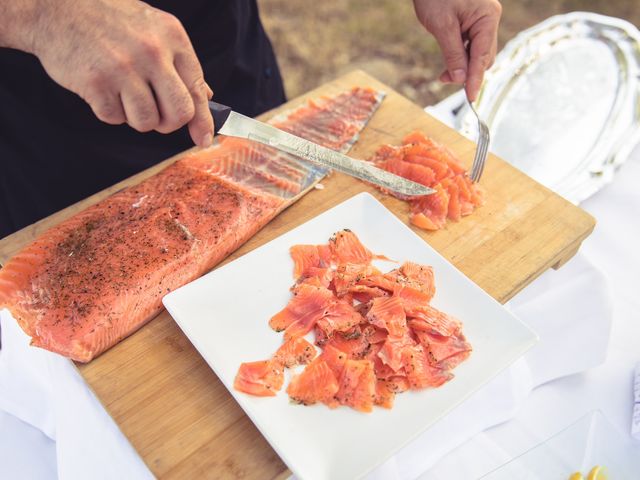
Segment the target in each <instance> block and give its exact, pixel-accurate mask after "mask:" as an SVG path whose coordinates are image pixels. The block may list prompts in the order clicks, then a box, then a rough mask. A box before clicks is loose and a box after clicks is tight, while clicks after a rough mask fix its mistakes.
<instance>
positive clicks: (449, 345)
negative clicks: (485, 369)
mask: <svg viewBox="0 0 640 480" xmlns="http://www.w3.org/2000/svg"><path fill="white" fill-rule="evenodd" d="M415 333H416V337H417V338H418V341H419V342H420V344H421V345H422V346H423V348H424V350H425V351H426V352H428V353H429V357H428V358H429V360H431V363H432V364H433V365H436V364H441V365H442V362H443V361H445V360H448V359H450V358H451V357H455V356H459V357H458V358H457V359H456V362H457V363H460V362H461V361H462V360H464V359H465V358H467V357H468V356H469V353H470V352H471V345H470V344H469V343H468V342H467V341H466V339H465V338H464V335H462V334H461V333H456V334H454V335H451V336H450V337H445V336H443V335H437V334H434V333H430V332H425V331H419V330H417V331H416V332H415ZM462 354H466V355H465V356H463V355H462ZM457 363H456V365H457ZM451 368H453V366H451V364H447V369H451Z"/></svg>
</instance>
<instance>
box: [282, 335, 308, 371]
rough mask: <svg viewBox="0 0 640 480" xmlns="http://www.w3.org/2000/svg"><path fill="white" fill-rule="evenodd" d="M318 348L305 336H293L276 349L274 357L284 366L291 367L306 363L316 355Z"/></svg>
mask: <svg viewBox="0 0 640 480" xmlns="http://www.w3.org/2000/svg"><path fill="white" fill-rule="evenodd" d="M316 354H317V352H316V349H315V348H314V347H313V345H311V344H310V343H309V342H308V341H307V340H305V339H304V338H303V337H297V338H293V339H291V340H289V341H287V342H284V343H283V344H282V346H281V347H280V348H279V349H278V350H277V351H276V354H275V355H274V356H273V359H274V360H275V361H277V362H280V364H281V365H282V366H283V367H286V368H291V367H293V366H295V365H306V364H308V363H309V362H311V360H313V359H314V358H315V356H316Z"/></svg>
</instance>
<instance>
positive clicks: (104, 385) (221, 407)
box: [0, 72, 594, 478]
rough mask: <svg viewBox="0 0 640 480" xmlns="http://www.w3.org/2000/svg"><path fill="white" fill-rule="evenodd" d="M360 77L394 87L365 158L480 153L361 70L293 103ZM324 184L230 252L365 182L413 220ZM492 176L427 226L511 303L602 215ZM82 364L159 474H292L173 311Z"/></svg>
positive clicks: (346, 186)
mask: <svg viewBox="0 0 640 480" xmlns="http://www.w3.org/2000/svg"><path fill="white" fill-rule="evenodd" d="M353 85H369V86H373V87H376V88H383V89H384V90H386V91H387V92H388V98H387V100H385V102H384V103H383V105H382V107H381V109H380V111H379V112H378V113H377V114H376V115H375V116H374V118H373V119H372V121H371V123H370V125H369V126H368V127H367V129H366V130H365V131H364V132H363V134H362V137H361V140H360V141H359V142H358V144H357V145H356V146H355V148H354V149H353V152H352V153H353V155H354V156H360V157H367V156H369V155H370V154H371V153H372V152H373V151H374V149H375V148H376V147H377V145H379V144H381V143H397V142H399V141H400V139H401V138H402V136H404V135H405V134H407V133H409V132H410V131H413V130H415V129H421V130H423V131H425V132H426V133H427V134H429V135H430V136H432V137H434V138H435V139H436V140H439V141H441V142H443V143H445V144H447V145H448V146H450V147H451V148H452V149H453V150H454V151H455V152H456V153H458V155H459V156H460V157H461V158H462V159H463V161H464V162H465V163H466V164H467V165H468V164H469V163H470V161H471V158H472V155H473V150H474V145H473V144H472V143H470V142H469V141H467V140H466V139H464V138H462V137H461V136H460V135H458V134H457V133H456V132H455V131H453V130H451V129H448V128H446V127H445V126H444V125H442V124H441V123H439V122H437V121H436V120H434V119H433V118H431V117H429V116H427V115H426V114H424V113H423V112H422V109H421V108H419V107H418V106H416V105H413V104H412V103H411V102H409V101H408V100H407V99H405V98H403V97H401V96H400V95H399V94H397V93H395V92H393V90H392V89H390V88H389V87H387V86H384V85H382V84H380V83H379V82H377V81H376V80H375V79H373V78H371V77H369V76H367V75H365V74H364V73H362V72H353V73H351V74H349V75H346V76H345V77H341V78H340V79H337V80H336V81H334V82H330V83H329V84H326V85H324V86H322V87H320V88H319V89H317V90H315V91H313V92H310V93H309V94H307V95H305V96H303V97H302V98H300V99H296V100H293V101H292V102H290V104H288V105H286V106H285V107H283V108H290V107H291V106H295V105H297V104H300V103H301V102H302V101H304V99H305V98H307V97H311V96H316V95H319V94H326V93H332V92H337V91H340V90H342V89H344V88H346V87H351V86H353ZM274 113H277V112H271V113H270V114H274ZM270 114H267V116H269V115H270ZM171 161H172V159H170V160H168V161H167V162H171ZM165 164H166V162H165ZM158 168H161V166H158V167H157V168H154V169H151V170H150V171H147V172H144V173H143V174H140V175H138V176H136V177H134V178H132V179H130V180H128V181H125V182H123V183H122V184H119V185H116V186H114V187H112V188H111V189H108V190H107V191H105V192H102V193H100V194H97V195H95V196H93V197H91V198H90V199H87V200H86V201H84V202H81V203H80V204H78V205H76V206H73V207H70V208H69V209H66V210H65V211H63V212H61V213H60V214H56V215H54V216H52V217H50V218H49V219H46V220H44V221H42V222H39V223H37V224H35V225H34V226H32V227H28V228H27V229H25V230H23V231H21V232H18V233H17V234H15V235H13V236H11V237H8V238H7V239H4V240H2V241H0V262H1V261H6V259H7V258H8V257H10V256H11V254H12V253H13V252H15V251H16V249H18V248H19V247H20V246H22V245H24V244H25V243H26V242H27V241H29V240H30V239H31V238H33V237H34V236H36V235H37V234H39V233H40V232H42V231H43V229H44V228H46V227H47V226H49V225H51V224H53V223H55V222H58V221H60V220H61V219H62V218H65V217H67V216H69V215H71V214H73V213H74V212H75V211H78V209H80V208H82V207H83V206H86V205H88V204H91V203H94V202H95V201H97V200H98V199H100V198H103V197H104V196H105V195H107V194H108V193H110V192H112V191H114V190H117V189H119V188H121V187H122V186H123V185H126V184H131V183H132V182H137V181H139V180H140V179H141V178H144V177H145V176H148V175H150V174H152V173H153V172H154V171H157V169H158ZM323 184H324V185H325V188H324V189H323V190H320V191H313V192H311V193H310V194H308V195H307V196H305V197H304V198H303V199H301V200H300V201H299V202H298V203H297V204H295V205H294V206H292V207H291V208H289V209H288V210H286V211H285V212H283V213H282V214H281V215H280V216H278V217H277V218H276V219H274V220H273V221H272V222H271V223H270V224H269V225H268V226H267V227H266V228H265V229H263V230H262V231H261V232H260V233H258V234H257V235H256V236H255V237H254V238H253V239H251V240H250V241H249V242H248V243H247V244H246V245H245V246H244V247H242V248H241V249H239V250H238V251H237V252H235V253H234V254H233V255H232V256H231V257H230V258H229V259H228V261H231V260H232V259H234V258H237V257H238V256H240V255H242V254H244V253H246V252H248V251H250V250H252V249H253V248H255V247H257V246H259V245H261V244H263V243H265V242H267V241H269V240H270V239H272V238H274V237H276V236H278V235H279V234H281V233H283V232H285V231H287V230H289V229H291V228H293V227H295V226H297V225H299V224H300V223H303V222H304V221H305V220H307V219H310V218H312V217H313V216H315V215H317V214H318V213H320V212H321V211H324V210H326V209H327V208H330V207H331V206H333V205H335V204H337V203H339V202H340V201H342V200H344V199H346V198H348V197H350V196H352V195H354V194H355V193H358V192H360V191H370V192H371V193H372V194H374V195H375V196H376V197H377V198H378V199H380V200H381V201H382V202H383V203H384V204H385V205H386V206H387V207H388V208H389V209H390V210H391V211H392V212H394V213H395V214H396V215H398V216H399V217H400V218H401V219H403V220H404V221H406V220H407V210H406V206H405V204H404V203H402V202H400V201H398V200H396V199H393V198H390V197H386V196H384V195H382V194H381V193H379V192H377V191H376V190H374V189H372V188H371V187H369V186H366V185H364V184H362V183H360V182H357V181H355V180H353V179H351V178H349V177H346V176H344V175H339V174H332V176H331V177H330V178H328V179H327V180H325V181H323ZM483 184H484V185H485V187H486V188H487V190H488V191H489V192H490V194H489V197H488V202H487V205H485V206H484V207H483V208H482V209H480V210H479V211H478V212H477V213H475V214H474V215H473V216H471V217H468V218H467V219H465V220H463V221H461V222H459V223H456V224H450V225H449V227H448V228H447V229H445V230H442V231H439V232H436V233H427V232H423V231H418V232H417V233H418V234H420V235H421V236H422V237H423V238H424V239H425V240H426V241H428V242H429V243H430V244H431V245H432V246H433V247H434V248H436V249H437V250H438V251H439V252H440V253H442V254H443V255H444V256H445V257H447V258H448V259H449V260H450V261H452V262H453V263H454V264H455V265H456V266H457V267H458V268H459V269H460V270H462V271H463V272H464V273H465V274H467V275H468V276H469V277H470V278H471V279H473V280H474V281H475V282H476V283H478V284H479V285H480V286H481V287H483V288H484V289H485V290H486V291H487V292H488V293H490V294H491V295H492V296H494V298H496V299H498V300H499V301H501V302H504V301H506V300H508V299H509V298H511V297H512V296H513V295H515V294H516V293H517V292H518V291H520V290H521V289H522V288H524V287H525V286H526V285H527V284H529V283H530V282H531V281H532V280H533V279H535V278H536V277H537V276H539V275H540V274H541V273H542V272H544V271H545V270H547V269H548V268H549V267H551V266H560V265H562V264H563V263H564V262H566V261H567V260H568V259H569V258H571V256H572V255H573V254H574V253H575V252H576V250H577V249H578V248H579V246H580V243H581V242H582V240H583V239H584V238H586V237H587V236H588V235H589V233H590V232H591V230H592V229H593V226H594V220H593V218H592V217H591V216H590V215H588V214H586V213H585V212H583V211H582V210H580V209H579V208H577V207H575V206H574V205H572V204H570V203H569V202H567V201H565V200H564V199H562V198H561V197H559V196H557V195H555V194H554V193H553V192H550V191H549V190H548V189H546V188H544V187H542V186H541V185H539V184H537V183H535V182H534V181H533V180H531V179H529V178H528V177H526V176H525V175H523V174H522V173H520V172H519V171H517V170H515V169H514V168H512V167H510V166H509V165H508V164H506V163H504V162H502V161H501V160H500V159H498V158H495V157H491V158H490V159H489V161H488V163H487V167H486V169H485V177H484V180H483ZM78 368H79V371H80V373H81V375H82V376H83V378H84V379H85V381H86V382H87V383H88V384H89V385H90V387H91V388H92V389H93V391H94V392H95V393H96V395H97V397H98V398H99V399H100V401H101V402H102V404H103V405H104V407H105V408H106V410H107V411H108V412H109V414H110V415H111V416H112V417H113V418H114V419H115V421H116V422H117V423H118V425H119V426H120V428H121V430H122V431H123V433H124V434H125V435H126V436H127V438H128V439H129V440H130V442H131V443H132V445H133V447H134V448H135V449H136V450H137V451H138V453H139V454H140V455H141V457H142V458H143V459H144V461H145V463H146V464H147V466H148V467H149V468H150V469H151V471H152V472H153V473H155V474H156V475H158V476H162V477H185V476H186V477H188V476H193V475H197V474H198V473H202V472H204V471H209V472H215V473H217V474H218V475H219V476H225V475H227V476H237V475H238V472H239V469H240V470H241V471H242V473H243V475H244V476H245V478H264V477H271V478H273V477H279V476H283V475H285V476H286V475H287V472H286V468H285V467H284V465H283V464H282V462H281V461H280V459H279V458H278V457H277V455H275V454H274V452H273V450H272V449H271V448H270V447H269V445H268V444H267V443H266V441H265V440H264V439H263V438H262V436H261V435H260V434H259V433H258V432H257V430H256V429H255V427H254V426H253V425H252V424H251V422H250V421H249V420H248V419H247V418H246V416H244V414H243V412H242V411H241V409H240V408H239V407H238V406H237V404H235V402H234V401H233V399H232V398H231V397H230V395H229V394H228V393H227V391H226V390H225V388H224V386H222V384H221V383H220V382H219V380H218V379H217V378H216V377H215V375H214V374H213V372H212V371H211V370H210V369H209V367H208V366H207V365H206V363H205V362H204V361H203V360H202V358H201V357H200V356H199V355H198V354H197V352H196V351H195V349H194V348H193V347H192V346H191V344H190V343H189V341H188V340H187V339H186V337H185V336H184V335H183V334H182V333H181V332H180V330H179V329H178V328H177V326H176V325H175V323H174V322H173V321H172V320H171V318H170V317H169V315H168V314H166V312H165V313H163V314H161V315H160V316H158V317H157V318H156V319H155V320H153V321H152V322H151V323H150V324H148V325H147V326H146V327H144V328H142V329H141V330H140V331H138V332H137V333H136V334H134V335H132V336H131V337H129V338H128V339H126V340H125V341H123V342H121V343H120V344H118V345H117V346H116V347H114V348H112V349H111V350H109V351H108V352H106V353H105V354H103V355H102V356H100V357H99V358H97V359H95V360H94V361H93V362H91V363H89V364H87V365H78Z"/></svg>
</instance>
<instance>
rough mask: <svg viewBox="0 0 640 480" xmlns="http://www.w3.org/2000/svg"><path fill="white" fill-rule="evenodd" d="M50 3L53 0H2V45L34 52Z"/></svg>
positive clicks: (0, 34)
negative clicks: (36, 37) (36, 35)
mask: <svg viewBox="0 0 640 480" xmlns="http://www.w3.org/2000/svg"><path fill="white" fill-rule="evenodd" d="M50 4H51V0H0V47H9V48H15V49H18V50H23V51H25V52H30V53H33V52H34V48H35V34H36V32H37V31H38V29H39V28H42V27H43V25H41V23H42V22H41V20H42V19H43V18H46V15H48V14H47V12H48V11H49V8H48V7H49V5H50Z"/></svg>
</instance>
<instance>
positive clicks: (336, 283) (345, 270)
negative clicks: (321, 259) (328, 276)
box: [333, 262, 380, 297]
mask: <svg viewBox="0 0 640 480" xmlns="http://www.w3.org/2000/svg"><path fill="white" fill-rule="evenodd" d="M378 273H380V272H379V270H378V269H377V268H375V267H374V266H372V265H368V264H367V265H365V264H359V263H350V262H347V263H341V264H339V265H338V266H337V267H336V271H335V274H334V276H333V289H334V290H335V292H336V294H337V295H338V296H339V297H340V296H342V295H345V294H346V293H347V292H349V290H350V289H351V287H352V286H354V285H355V284H356V283H358V282H359V281H360V280H361V279H363V278H365V277H368V276H371V275H375V274H378Z"/></svg>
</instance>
